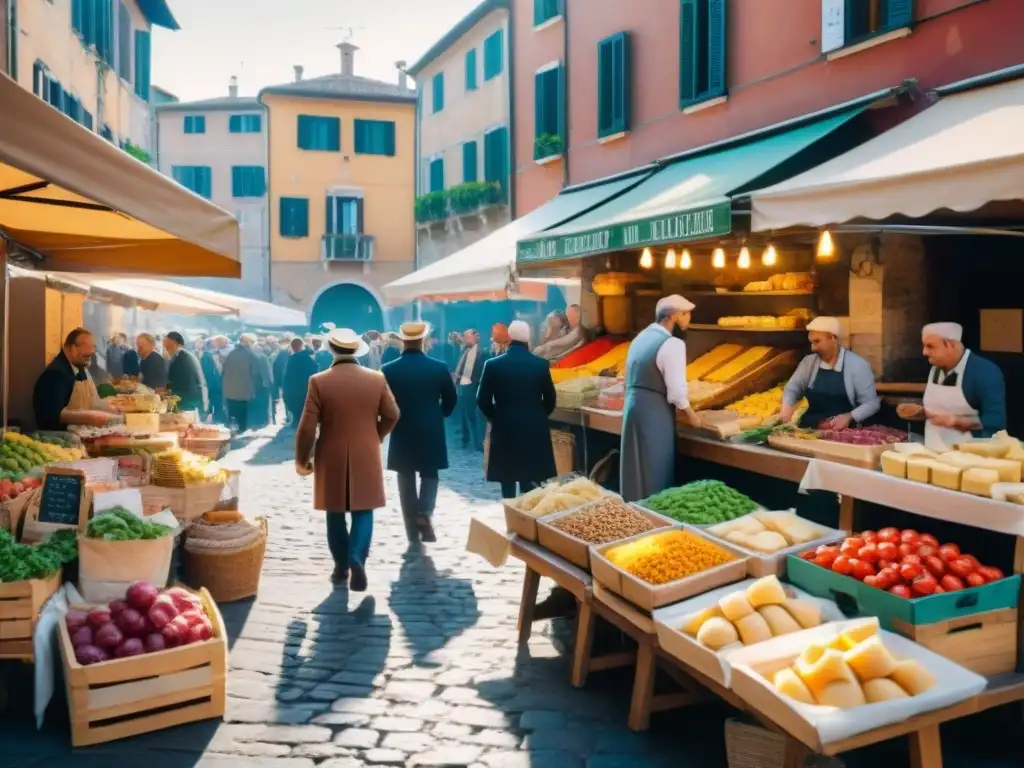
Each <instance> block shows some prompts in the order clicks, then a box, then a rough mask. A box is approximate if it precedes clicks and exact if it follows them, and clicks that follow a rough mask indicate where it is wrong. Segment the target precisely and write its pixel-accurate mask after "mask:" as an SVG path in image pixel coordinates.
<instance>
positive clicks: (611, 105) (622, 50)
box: [597, 32, 630, 138]
mask: <svg viewBox="0 0 1024 768" xmlns="http://www.w3.org/2000/svg"><path fill="white" fill-rule="evenodd" d="M629 63H630V51H629V35H628V34H627V33H626V32H620V33H619V34H617V35H612V36H611V37H608V38H605V39H604V40H602V41H601V42H599V43H598V44H597V135H598V137H600V138H604V137H605V136H613V135H615V134H616V133H622V132H623V131H628V130H629V107H630V82H629V78H630V67H629Z"/></svg>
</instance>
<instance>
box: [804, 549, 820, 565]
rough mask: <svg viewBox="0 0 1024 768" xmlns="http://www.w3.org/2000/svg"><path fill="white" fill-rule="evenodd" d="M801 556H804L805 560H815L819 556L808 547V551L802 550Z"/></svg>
mask: <svg viewBox="0 0 1024 768" xmlns="http://www.w3.org/2000/svg"><path fill="white" fill-rule="evenodd" d="M800 557H802V558H803V559H804V560H810V561H812V562H813V561H814V558H815V557H817V552H815V551H814V550H813V549H808V550H807V551H806V552H801V553H800Z"/></svg>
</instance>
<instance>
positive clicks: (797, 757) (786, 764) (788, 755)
mask: <svg viewBox="0 0 1024 768" xmlns="http://www.w3.org/2000/svg"><path fill="white" fill-rule="evenodd" d="M807 754H808V752H807V747H805V746H804V745H803V744H802V743H800V742H799V741H797V740H796V739H794V738H793V737H792V736H787V737H786V751H785V753H784V755H783V758H782V768H804V762H805V761H806V760H807Z"/></svg>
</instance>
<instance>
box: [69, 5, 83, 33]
mask: <svg viewBox="0 0 1024 768" xmlns="http://www.w3.org/2000/svg"><path fill="white" fill-rule="evenodd" d="M85 4H86V0H71V28H72V29H73V30H74V31H75V32H77V33H78V34H79V35H81V36H82V38H83V39H84V38H85Z"/></svg>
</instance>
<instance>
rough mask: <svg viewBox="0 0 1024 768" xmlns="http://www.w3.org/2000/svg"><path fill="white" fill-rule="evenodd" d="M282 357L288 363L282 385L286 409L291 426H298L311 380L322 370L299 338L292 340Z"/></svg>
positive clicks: (310, 351)
mask: <svg viewBox="0 0 1024 768" xmlns="http://www.w3.org/2000/svg"><path fill="white" fill-rule="evenodd" d="M286 355H287V356H286ZM281 357H285V359H286V360H287V361H288V364H287V366H286V367H285V372H284V381H283V384H282V391H283V393H284V407H285V410H286V411H287V412H288V419H289V421H290V422H291V424H293V425H295V426H298V423H299V417H300V416H301V415H302V408H303V406H304V405H305V403H306V393H307V392H308V391H309V380H310V379H311V378H312V377H313V376H314V375H315V374H316V373H318V372H319V370H320V369H319V367H318V366H317V364H316V360H314V359H313V352H312V350H310V349H309V348H308V347H307V346H306V345H305V343H304V342H303V341H302V339H299V338H294V339H292V343H291V346H290V348H289V350H288V352H287V353H285V352H283V351H282V352H281Z"/></svg>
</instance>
